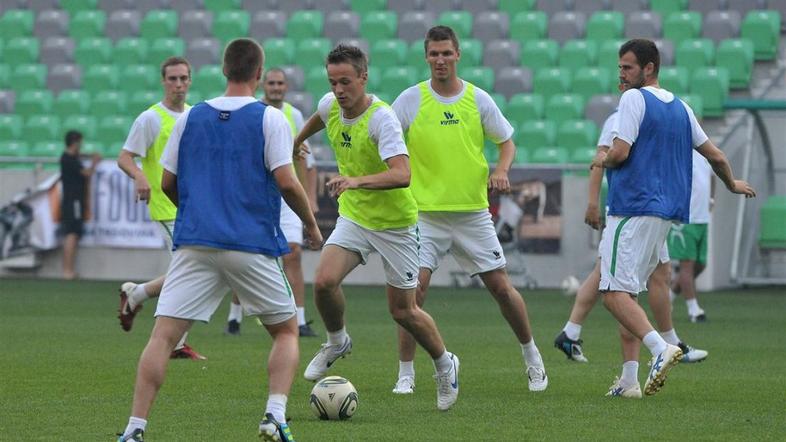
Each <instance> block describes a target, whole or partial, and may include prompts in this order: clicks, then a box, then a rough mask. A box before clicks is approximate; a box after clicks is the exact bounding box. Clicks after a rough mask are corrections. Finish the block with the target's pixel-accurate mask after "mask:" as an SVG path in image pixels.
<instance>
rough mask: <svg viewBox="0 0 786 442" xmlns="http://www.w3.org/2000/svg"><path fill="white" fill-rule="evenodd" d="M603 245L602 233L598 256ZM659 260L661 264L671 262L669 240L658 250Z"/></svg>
mask: <svg viewBox="0 0 786 442" xmlns="http://www.w3.org/2000/svg"><path fill="white" fill-rule="evenodd" d="M604 231H605V230H604ZM602 246H603V233H601V242H600V244H598V258H600V250H601V247H602ZM658 262H660V263H661V264H666V263H668V262H671V257H670V256H669V246H668V242H664V243H663V246H662V247H661V248H660V250H659V251H658Z"/></svg>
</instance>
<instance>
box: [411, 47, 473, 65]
mask: <svg viewBox="0 0 786 442" xmlns="http://www.w3.org/2000/svg"><path fill="white" fill-rule="evenodd" d="M461 63H462V64H463V63H464V48H461ZM407 64H408V65H409V66H412V67H413V68H416V69H421V68H422V67H423V66H425V65H426V52H425V51H424V50H423V42H422V41H413V42H412V43H410V45H409V48H408V49H407Z"/></svg>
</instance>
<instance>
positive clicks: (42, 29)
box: [33, 9, 68, 39]
mask: <svg viewBox="0 0 786 442" xmlns="http://www.w3.org/2000/svg"><path fill="white" fill-rule="evenodd" d="M33 34H34V35H35V36H36V37H38V38H39V39H41V38H47V37H64V36H66V35H68V12H66V11H62V10H58V9H50V10H46V11H41V12H39V13H38V14H37V15H36V17H35V26H34V27H33Z"/></svg>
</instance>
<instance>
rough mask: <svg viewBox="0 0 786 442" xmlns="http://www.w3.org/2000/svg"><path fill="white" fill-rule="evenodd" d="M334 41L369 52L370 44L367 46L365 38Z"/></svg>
mask: <svg viewBox="0 0 786 442" xmlns="http://www.w3.org/2000/svg"><path fill="white" fill-rule="evenodd" d="M335 43H336V44H339V43H340V44H343V45H349V46H355V47H356V48H358V49H360V50H361V51H363V53H365V54H366V55H368V54H369V53H370V52H371V46H369V44H368V41H367V40H366V39H365V38H342V39H340V40H338V41H337V42H335ZM405 44H406V43H405Z"/></svg>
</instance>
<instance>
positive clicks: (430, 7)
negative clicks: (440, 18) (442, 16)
mask: <svg viewBox="0 0 786 442" xmlns="http://www.w3.org/2000/svg"><path fill="white" fill-rule="evenodd" d="M457 8H458V5H457V4H456V1H455V0H427V1H425V2H423V9H424V10H426V11H432V12H436V13H437V14H439V13H440V12H443V11H452V10H454V9H457Z"/></svg>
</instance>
